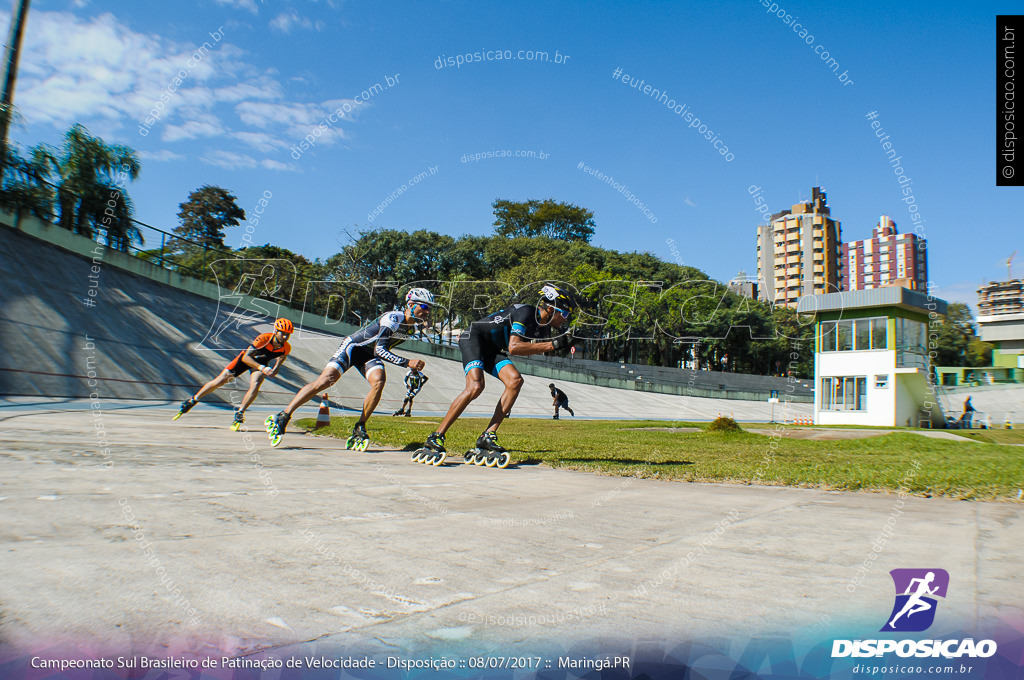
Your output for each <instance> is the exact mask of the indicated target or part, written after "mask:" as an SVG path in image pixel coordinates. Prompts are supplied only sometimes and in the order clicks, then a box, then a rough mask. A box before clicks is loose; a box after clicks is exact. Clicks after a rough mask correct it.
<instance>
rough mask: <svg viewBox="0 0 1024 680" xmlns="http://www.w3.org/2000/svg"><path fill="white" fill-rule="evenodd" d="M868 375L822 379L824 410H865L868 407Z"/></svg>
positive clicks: (822, 403) (822, 407)
mask: <svg viewBox="0 0 1024 680" xmlns="http://www.w3.org/2000/svg"><path fill="white" fill-rule="evenodd" d="M867 388H868V379H867V376H837V377H834V378H822V379H821V410H822V411H865V410H867V407H868V405H867V404H868V396H867Z"/></svg>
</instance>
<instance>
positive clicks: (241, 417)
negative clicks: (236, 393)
mask: <svg viewBox="0 0 1024 680" xmlns="http://www.w3.org/2000/svg"><path fill="white" fill-rule="evenodd" d="M244 422H245V414H244V413H242V412H241V411H235V419H234V420H233V421H231V431H232V432H238V428H240V427H242V423H244Z"/></svg>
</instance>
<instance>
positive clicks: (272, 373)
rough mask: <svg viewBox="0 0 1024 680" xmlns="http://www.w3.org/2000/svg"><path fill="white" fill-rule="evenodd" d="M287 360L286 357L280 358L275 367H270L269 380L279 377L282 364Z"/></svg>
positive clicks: (275, 362) (274, 364)
mask: <svg viewBox="0 0 1024 680" xmlns="http://www.w3.org/2000/svg"><path fill="white" fill-rule="evenodd" d="M285 358H286V357H278V358H277V359H276V360H275V361H274V363H273V365H271V367H270V373H268V374H267V377H268V378H273V377H274V376H275V375H277V372H278V371H280V370H281V364H283V363H284V360H285Z"/></svg>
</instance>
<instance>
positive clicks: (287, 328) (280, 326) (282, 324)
mask: <svg viewBox="0 0 1024 680" xmlns="http://www.w3.org/2000/svg"><path fill="white" fill-rule="evenodd" d="M274 329H275V330H279V331H281V332H282V333H292V332H294V331H295V326H293V325H292V322H291V321H289V320H288V319H278V320H277V321H275V322H274Z"/></svg>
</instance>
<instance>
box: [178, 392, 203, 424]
mask: <svg viewBox="0 0 1024 680" xmlns="http://www.w3.org/2000/svg"><path fill="white" fill-rule="evenodd" d="M198 403H199V402H197V401H196V400H195V399H193V398H192V397H189V398H188V399H186V400H185V401H183V402H181V408H180V409H178V412H177V413H175V414H174V417H173V418H171V420H177V419H178V418H180V417H182V416H183V415H185V414H186V413H188V412H189V411H191V410H192V407H193V406H195V405H196V404H198Z"/></svg>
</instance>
